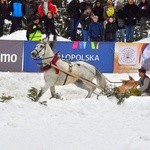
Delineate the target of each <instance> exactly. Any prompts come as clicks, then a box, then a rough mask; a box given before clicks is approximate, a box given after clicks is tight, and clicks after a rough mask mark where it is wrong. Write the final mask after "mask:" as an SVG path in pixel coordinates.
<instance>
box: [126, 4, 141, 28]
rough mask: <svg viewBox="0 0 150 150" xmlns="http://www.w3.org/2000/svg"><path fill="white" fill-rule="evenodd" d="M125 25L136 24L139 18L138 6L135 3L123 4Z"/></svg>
mask: <svg viewBox="0 0 150 150" xmlns="http://www.w3.org/2000/svg"><path fill="white" fill-rule="evenodd" d="M124 15H125V25H136V22H137V20H139V8H138V6H137V5H135V4H132V5H129V4H126V5H125V6H124Z"/></svg>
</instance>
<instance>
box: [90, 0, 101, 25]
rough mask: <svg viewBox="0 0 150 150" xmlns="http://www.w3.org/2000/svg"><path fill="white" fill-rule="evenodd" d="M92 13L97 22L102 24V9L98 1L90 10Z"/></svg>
mask: <svg viewBox="0 0 150 150" xmlns="http://www.w3.org/2000/svg"><path fill="white" fill-rule="evenodd" d="M92 12H93V13H94V15H95V16H98V22H100V23H103V21H104V18H103V7H102V4H101V2H100V1H98V0H97V1H96V2H95V5H94V7H93V9H92Z"/></svg>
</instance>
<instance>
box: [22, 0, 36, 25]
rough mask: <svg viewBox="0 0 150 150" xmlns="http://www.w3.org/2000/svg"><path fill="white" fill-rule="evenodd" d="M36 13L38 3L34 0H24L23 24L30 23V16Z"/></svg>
mask: <svg viewBox="0 0 150 150" xmlns="http://www.w3.org/2000/svg"><path fill="white" fill-rule="evenodd" d="M37 13H38V3H37V2H36V1H34V0H25V14H24V18H25V19H26V22H25V24H27V25H28V24H29V23H31V18H32V16H34V15H36V14H37Z"/></svg>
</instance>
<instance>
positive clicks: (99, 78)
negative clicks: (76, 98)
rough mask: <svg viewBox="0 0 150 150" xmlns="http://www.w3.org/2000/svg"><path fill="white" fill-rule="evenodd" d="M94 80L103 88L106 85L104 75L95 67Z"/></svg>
mask: <svg viewBox="0 0 150 150" xmlns="http://www.w3.org/2000/svg"><path fill="white" fill-rule="evenodd" d="M96 80H97V83H98V85H99V86H100V87H101V88H102V89H105V87H106V77H105V76H104V75H103V74H102V73H101V72H100V71H98V70H97V69H96Z"/></svg>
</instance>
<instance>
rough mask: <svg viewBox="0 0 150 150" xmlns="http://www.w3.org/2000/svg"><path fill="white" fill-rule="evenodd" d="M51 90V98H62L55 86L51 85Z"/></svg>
mask: <svg viewBox="0 0 150 150" xmlns="http://www.w3.org/2000/svg"><path fill="white" fill-rule="evenodd" d="M50 92H51V97H50V99H51V98H56V99H59V98H60V95H59V94H58V93H56V92H55V86H51V87H50Z"/></svg>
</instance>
